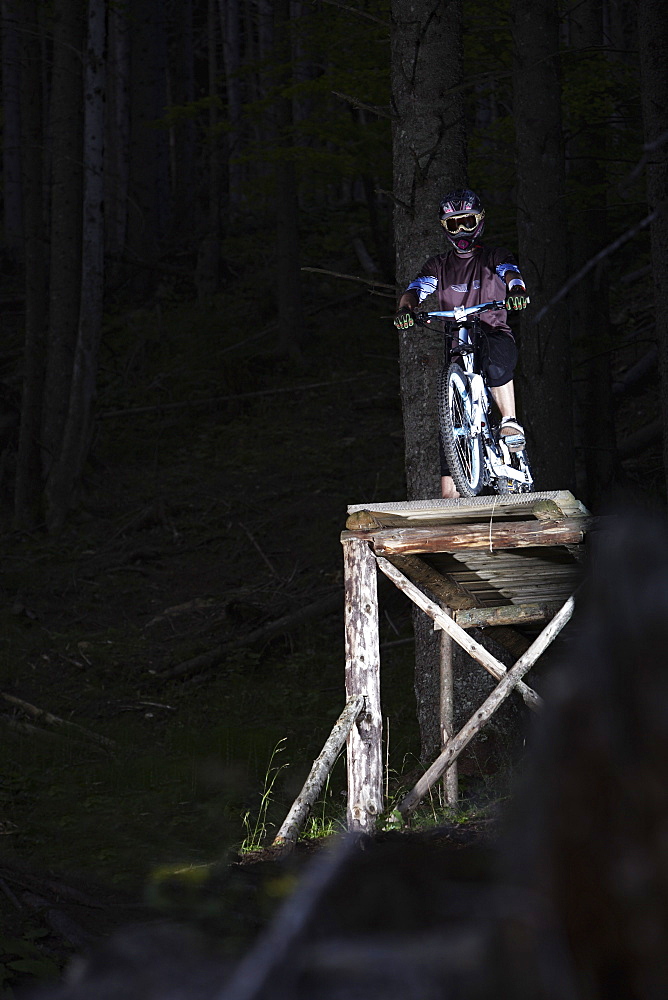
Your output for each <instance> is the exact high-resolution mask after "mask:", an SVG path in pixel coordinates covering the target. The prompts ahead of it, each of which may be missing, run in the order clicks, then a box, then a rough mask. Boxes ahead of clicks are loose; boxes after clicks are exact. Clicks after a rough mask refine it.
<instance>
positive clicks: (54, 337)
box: [42, 0, 84, 477]
mask: <svg viewBox="0 0 668 1000" xmlns="http://www.w3.org/2000/svg"><path fill="white" fill-rule="evenodd" d="M83 32H84V19H83V11H82V7H81V5H80V4H77V3H74V4H73V3H71V0H56V2H55V4H54V21H53V75H52V82H51V234H50V236H51V265H50V274H49V278H50V280H49V332H48V344H47V369H46V384H45V392H44V413H43V423H42V462H43V466H44V472H45V476H47V477H48V475H49V472H50V469H51V466H52V464H53V463H54V462H56V461H57V459H58V454H59V452H60V445H61V442H62V438H63V432H64V429H65V420H66V419H67V405H68V400H69V394H70V380H71V377H72V360H73V357H74V345H75V342H76V332H77V326H78V323H79V295H80V291H81V190H82V171H81V159H82V157H81V122H82V115H81V108H82V73H81V67H82V57H81V52H82V47H83V37H84V35H83Z"/></svg>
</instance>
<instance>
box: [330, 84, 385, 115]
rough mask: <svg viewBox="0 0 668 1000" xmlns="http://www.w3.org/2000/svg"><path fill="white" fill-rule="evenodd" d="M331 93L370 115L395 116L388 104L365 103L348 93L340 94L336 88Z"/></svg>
mask: <svg viewBox="0 0 668 1000" xmlns="http://www.w3.org/2000/svg"><path fill="white" fill-rule="evenodd" d="M332 93H333V94H334V96H335V97H340V98H341V100H342V101H346V102H347V103H348V104H352V106H353V107H354V108H359V109H360V110H361V111H370V112H371V114H372V115H378V117H379V118H389V119H392V118H396V115H393V114H392V112H391V111H390V106H389V104H365V103H364V101H360V100H358V98H357V97H351V96H350V94H342V93H341V92H340V91H338V90H333V91H332Z"/></svg>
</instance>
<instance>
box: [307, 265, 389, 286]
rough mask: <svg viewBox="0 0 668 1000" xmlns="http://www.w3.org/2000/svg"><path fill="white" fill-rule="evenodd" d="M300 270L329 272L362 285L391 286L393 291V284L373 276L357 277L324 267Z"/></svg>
mask: <svg viewBox="0 0 668 1000" xmlns="http://www.w3.org/2000/svg"><path fill="white" fill-rule="evenodd" d="M301 270H302V271H310V272H311V273H313V274H329V275H330V277H332V278H344V279H345V280H346V281H359V282H361V283H362V284H363V285H372V286H373V287H374V288H391V289H392V291H394V285H388V284H386V283H385V282H384V281H376V280H375V279H373V278H359V277H358V276H357V275H356V274H340V273H339V272H338V271H328V270H327V269H326V268H324V267H302V268H301Z"/></svg>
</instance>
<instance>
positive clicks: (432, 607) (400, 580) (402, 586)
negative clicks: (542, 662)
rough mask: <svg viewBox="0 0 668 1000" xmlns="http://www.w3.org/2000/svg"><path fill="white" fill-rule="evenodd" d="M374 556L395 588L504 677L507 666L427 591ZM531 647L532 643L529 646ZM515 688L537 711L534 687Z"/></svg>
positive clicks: (494, 674) (495, 674) (538, 704)
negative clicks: (473, 637)
mask: <svg viewBox="0 0 668 1000" xmlns="http://www.w3.org/2000/svg"><path fill="white" fill-rule="evenodd" d="M376 560H377V562H378V568H379V569H380V570H381V571H382V572H383V573H384V574H385V576H387V577H388V578H389V579H390V580H391V581H392V582H393V583H394V584H395V585H396V586H397V587H398V588H399V590H403V592H404V593H405V594H406V596H407V597H410V599H411V601H413V603H414V604H417V606H418V608H421V609H422V610H423V611H424V612H425V614H427V615H429V617H430V618H431V619H432V620H433V621H435V622H436V623H437V624H438V625H440V627H441V628H442V629H444V631H446V632H447V633H448V634H449V635H451V636H452V638H453V639H454V640H455V642H456V643H458V645H460V646H461V647H462V649H464V650H466V652H467V653H468V654H469V656H471V657H473V659H474V660H476V662H477V663H479V664H480V665H481V666H482V667H484V668H485V670H487V672H488V673H490V674H491V675H492V677H494V678H495V679H496V680H499V679H500V678H502V677H504V676H505V674H506V667H505V666H504V664H503V663H501V662H500V661H499V660H497V658H496V657H495V656H492V654H491V653H490V652H489V651H488V650H486V649H485V647H484V646H481V645H480V643H479V642H476V641H475V639H472V638H471V636H470V635H468V633H467V632H465V631H464V629H463V628H461V627H460V626H459V625H457V623H456V622H455V621H453V619H452V618H451V617H450V616H449V615H447V614H445V612H444V611H443V610H442V608H440V607H439V606H438V604H435V603H434V601H432V600H430V599H429V598H428V597H427V596H426V594H423V593H422V591H421V590H419V589H418V588H417V587H416V586H415V584H413V583H411V581H410V580H409V579H408V577H405V576H404V574H403V573H402V572H401V571H400V570H398V569H397V567H396V566H393V565H392V563H391V562H389V560H387V559H384V558H383V557H382V556H377V557H376ZM529 648H531V647H529ZM517 690H518V691H519V692H520V694H521V695H522V698H523V699H524V703H525V705H527V706H528V707H529V708H531V709H533V710H534V711H536V710H537V709H539V708H540V707H541V705H542V699H541V698H540V696H539V695H538V694H536V692H535V691H534V690H533V688H530V687H529V686H528V685H527V684H524V683H523V682H519V683H518V685H517Z"/></svg>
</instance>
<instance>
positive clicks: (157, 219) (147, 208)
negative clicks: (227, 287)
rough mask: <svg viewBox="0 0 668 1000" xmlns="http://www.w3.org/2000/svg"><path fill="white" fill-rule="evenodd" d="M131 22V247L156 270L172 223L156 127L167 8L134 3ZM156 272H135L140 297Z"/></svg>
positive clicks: (151, 1) (163, 147) (161, 106)
mask: <svg viewBox="0 0 668 1000" xmlns="http://www.w3.org/2000/svg"><path fill="white" fill-rule="evenodd" d="M131 12H132V19H131V21H130V92H131V95H132V100H131V104H130V178H129V198H128V231H127V247H128V250H129V253H130V255H131V256H132V257H135V258H136V259H137V260H138V261H139V262H140V263H141V264H155V262H156V261H157V258H158V253H159V248H160V244H161V241H162V238H163V237H164V235H165V232H166V230H167V225H168V217H169V183H168V171H169V150H168V146H167V134H166V132H165V131H164V130H163V129H156V128H154V127H153V122H155V121H156V120H157V119H159V118H161V117H162V115H164V111H165V107H166V105H167V94H166V80H167V53H166V37H165V5H164V4H163V3H162V0H133V3H132V8H131ZM155 283H156V282H155V271H153V270H151V268H147V267H140V268H135V269H133V272H132V275H131V287H132V290H133V291H134V293H135V294H136V295H137V296H141V297H144V298H145V297H146V296H148V295H150V294H151V293H152V292H153V291H154V290H155Z"/></svg>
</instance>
